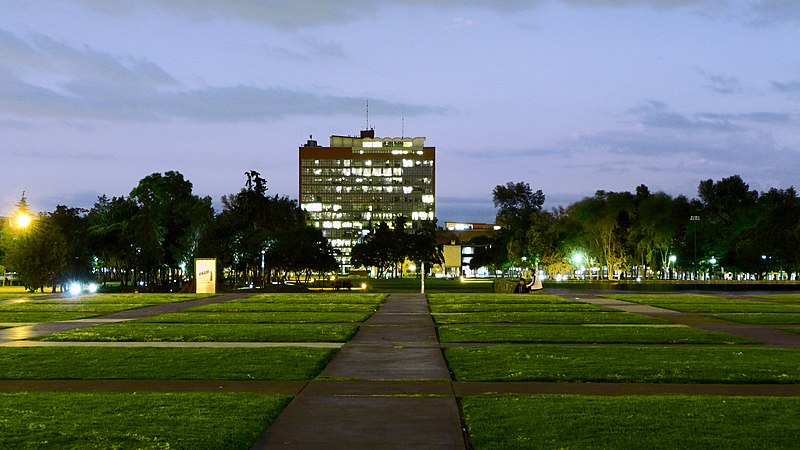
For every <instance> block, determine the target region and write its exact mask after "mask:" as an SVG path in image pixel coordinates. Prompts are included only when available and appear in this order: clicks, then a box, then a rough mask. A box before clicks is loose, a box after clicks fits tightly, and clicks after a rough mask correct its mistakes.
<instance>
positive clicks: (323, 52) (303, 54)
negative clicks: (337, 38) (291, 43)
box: [264, 39, 348, 62]
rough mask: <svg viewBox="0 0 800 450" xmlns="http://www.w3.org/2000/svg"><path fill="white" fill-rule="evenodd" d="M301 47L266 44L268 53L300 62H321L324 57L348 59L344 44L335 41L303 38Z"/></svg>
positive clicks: (265, 47)
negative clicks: (343, 47)
mask: <svg viewBox="0 0 800 450" xmlns="http://www.w3.org/2000/svg"><path fill="white" fill-rule="evenodd" d="M299 44H300V46H301V48H299V49H290V48H286V47H280V46H272V45H265V46H264V49H265V50H266V52H267V54H269V55H271V56H276V57H278V58H285V59H290V60H296V61H300V62H319V61H320V60H322V59H347V58H348V57H347V55H346V54H345V53H344V50H342V46H341V45H340V44H337V43H333V42H319V41H312V40H308V39H306V40H302V41H300V42H299Z"/></svg>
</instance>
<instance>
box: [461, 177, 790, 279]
mask: <svg viewBox="0 0 800 450" xmlns="http://www.w3.org/2000/svg"><path fill="white" fill-rule="evenodd" d="M492 194H493V201H494V205H495V207H496V208H497V210H498V222H499V223H500V224H501V225H502V229H501V230H500V231H499V232H498V233H497V234H496V235H495V236H494V238H492V239H487V238H482V239H478V240H476V242H473V243H474V244H477V247H476V254H475V257H474V258H473V259H472V261H471V263H470V266H471V267H472V268H478V267H490V268H492V269H494V270H507V269H508V268H510V267H518V268H532V269H540V270H544V271H546V272H548V273H549V274H550V275H551V276H553V277H555V276H557V275H567V276H573V275H574V273H575V272H576V270H579V269H580V267H585V268H590V267H593V268H594V270H588V271H587V273H586V274H585V276H588V277H597V278H606V279H619V278H626V277H641V278H674V277H677V278H684V279H697V278H713V279H721V278H727V279H733V280H741V279H763V278H765V277H767V276H768V274H770V273H773V274H774V273H783V274H784V275H783V276H784V277H788V278H792V279H794V277H795V274H796V273H797V271H798V268H800V199H798V196H797V192H796V191H795V189H794V187H789V188H787V189H778V188H771V189H770V190H769V191H767V192H762V193H759V192H757V191H755V190H751V189H750V187H749V185H748V184H747V183H745V182H744V180H742V178H741V177H740V176H739V175H733V176H730V177H728V178H723V179H721V180H718V181H714V180H710V179H709V180H704V181H701V182H700V184H699V186H698V189H697V195H698V196H697V198H695V199H689V198H687V197H686V196H682V195H679V196H676V197H673V196H670V195H668V194H666V193H664V192H655V193H653V192H650V190H649V188H648V187H647V186H646V185H640V186H638V187H637V188H636V190H635V192H608V191H597V192H596V193H595V194H594V195H593V196H591V197H586V198H584V199H582V200H580V201H578V202H575V203H573V204H571V205H569V206H567V207H559V208H554V209H552V210H550V211H546V210H544V209H543V208H542V206H543V204H544V200H545V196H544V194H543V193H542V191H541V190H537V191H534V190H533V189H532V188H531V187H530V185H529V184H528V183H526V182H509V183H507V184H505V185H498V186H496V187H495V188H494V190H493V193H492ZM577 255H579V256H577Z"/></svg>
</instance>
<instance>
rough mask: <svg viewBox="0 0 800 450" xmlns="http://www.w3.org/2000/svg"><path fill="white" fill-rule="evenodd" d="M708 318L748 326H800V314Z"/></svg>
mask: <svg viewBox="0 0 800 450" xmlns="http://www.w3.org/2000/svg"><path fill="white" fill-rule="evenodd" d="M708 316H709V317H713V318H715V319H720V320H727V321H729V322H736V323H744V324H748V325H800V314H794V313H774V314H773V313H739V314H708Z"/></svg>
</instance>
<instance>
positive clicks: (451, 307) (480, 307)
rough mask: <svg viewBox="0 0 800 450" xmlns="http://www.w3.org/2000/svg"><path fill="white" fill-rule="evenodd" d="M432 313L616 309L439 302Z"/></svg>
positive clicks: (565, 305) (576, 304) (541, 304)
mask: <svg viewBox="0 0 800 450" xmlns="http://www.w3.org/2000/svg"><path fill="white" fill-rule="evenodd" d="M430 310H431V312H432V313H453V312H490V311H495V312H499V311H504V312H581V311H582V312H588V311H605V312H612V311H616V310H614V309H612V308H606V307H603V306H596V305H590V304H588V303H439V304H432V305H430Z"/></svg>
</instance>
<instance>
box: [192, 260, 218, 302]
mask: <svg viewBox="0 0 800 450" xmlns="http://www.w3.org/2000/svg"><path fill="white" fill-rule="evenodd" d="M216 277H217V260H216V259H214V258H197V259H195V260H194V280H195V286H196V287H197V290H196V292H197V293H198V294H216V293H217V281H216Z"/></svg>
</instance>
